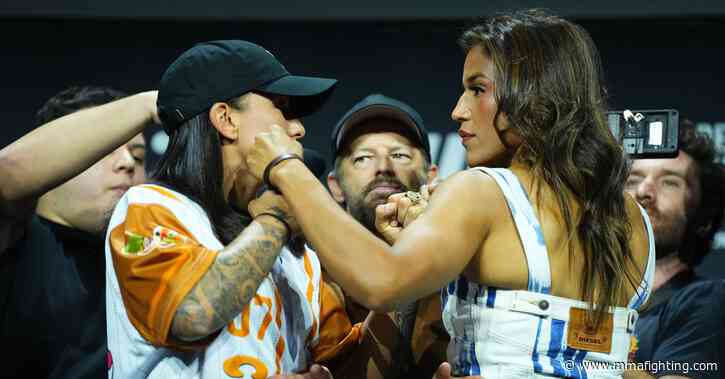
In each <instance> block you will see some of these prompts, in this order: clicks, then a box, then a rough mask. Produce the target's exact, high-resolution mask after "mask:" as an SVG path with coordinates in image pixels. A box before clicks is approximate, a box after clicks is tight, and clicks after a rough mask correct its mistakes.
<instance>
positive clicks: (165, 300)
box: [110, 204, 217, 348]
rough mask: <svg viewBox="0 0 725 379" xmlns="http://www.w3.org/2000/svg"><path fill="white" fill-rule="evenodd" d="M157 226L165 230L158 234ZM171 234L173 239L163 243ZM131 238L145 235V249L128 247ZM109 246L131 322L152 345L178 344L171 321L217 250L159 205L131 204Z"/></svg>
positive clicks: (112, 235) (112, 234) (173, 345)
mask: <svg viewBox="0 0 725 379" xmlns="http://www.w3.org/2000/svg"><path fill="white" fill-rule="evenodd" d="M159 227H161V228H159ZM155 229H156V230H157V231H158V230H159V229H161V232H158V233H157V235H156V236H154V230H155ZM170 232H171V233H172V235H174V237H172V239H165V240H163V243H160V240H161V239H163V238H167V237H168V235H169V233H170ZM174 232H175V233H176V234H173V233H174ZM133 238H136V239H141V238H143V250H142V251H134V252H129V251H128V250H127V246H129V244H130V243H131V242H130V241H129V239H133ZM110 244H111V252H112V254H111V255H112V257H113V264H114V267H115V271H116V276H117V278H118V282H119V285H120V287H121V296H122V297H123V303H124V305H125V307H126V313H127V314H128V317H129V320H130V321H131V323H132V324H133V325H134V327H135V328H136V329H137V330H138V332H139V333H140V334H141V335H142V336H143V337H144V338H145V339H146V340H147V341H149V342H150V343H152V344H154V345H157V346H168V347H180V346H178V345H176V344H175V342H173V341H171V338H169V337H170V336H169V329H170V327H171V321H172V320H173V317H174V314H175V313H176V309H177V307H178V306H179V304H180V303H181V301H182V300H183V299H184V297H185V296H186V295H187V294H188V293H189V291H191V289H192V288H193V287H194V285H196V283H197V282H198V281H199V279H201V277H202V276H203V275H204V274H205V273H206V272H207V270H208V269H209V267H210V266H211V265H212V264H213V263H214V259H215V258H216V255H217V253H216V252H215V251H212V250H209V249H207V248H205V247H204V246H202V245H200V244H199V243H198V242H197V241H195V240H194V239H192V238H191V234H190V233H189V232H188V230H187V229H186V228H185V227H184V225H183V224H182V223H181V222H180V221H179V220H178V219H177V218H176V217H175V216H174V214H173V213H172V212H171V211H169V210H168V209H167V208H165V207H163V206H160V205H157V204H143V205H139V204H131V205H129V207H128V211H127V214H126V219H125V221H124V222H123V223H121V224H119V225H118V226H117V227H115V228H114V229H113V230H112V231H111V236H110ZM134 250H137V249H134ZM181 347H182V348H183V346H181Z"/></svg>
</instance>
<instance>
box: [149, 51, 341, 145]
mask: <svg viewBox="0 0 725 379" xmlns="http://www.w3.org/2000/svg"><path fill="white" fill-rule="evenodd" d="M336 84H337V80H335V79H326V78H315V77H307V76H295V75H290V73H289V72H288V71H287V69H286V68H285V67H284V66H283V65H282V64H281V63H280V62H279V61H278V60H277V58H275V57H274V55H272V53H270V52H269V51H267V50H266V49H265V48H263V47H261V46H259V45H256V44H254V43H251V42H247V41H242V40H225V41H209V42H202V43H199V44H197V45H195V46H194V47H192V48H191V49H189V50H187V51H186V52H184V53H183V54H181V56H179V57H178V58H176V60H175V61H174V62H173V63H171V65H170V66H169V67H168V68H167V69H166V72H164V75H163V76H162V78H161V83H160V85H159V95H158V101H157V106H158V111H159V117H160V118H161V121H162V122H163V124H164V129H165V130H166V132H167V133H170V132H172V131H173V130H175V129H176V128H177V127H178V126H179V124H181V123H182V122H184V121H186V120H188V119H190V118H192V117H194V116H196V115H197V114H199V113H201V112H203V111H205V110H207V109H208V108H210V107H211V106H212V105H213V104H214V103H216V102H220V101H227V100H229V99H232V98H235V97H238V96H241V95H243V94H245V93H248V92H250V91H259V92H263V93H270V94H276V95H288V96H290V113H291V114H290V115H289V116H292V117H294V118H297V117H303V116H307V115H309V114H311V113H314V112H315V111H316V110H318V109H319V108H320V107H321V106H322V105H323V104H324V103H325V101H326V100H327V98H328V97H329V96H330V95H331V94H332V91H333V89H334V88H335V85H336Z"/></svg>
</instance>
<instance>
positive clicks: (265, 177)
mask: <svg viewBox="0 0 725 379" xmlns="http://www.w3.org/2000/svg"><path fill="white" fill-rule="evenodd" d="M288 159H299V160H300V161H302V163H304V162H305V161H304V160H303V159H302V157H300V156H299V155H297V154H293V153H287V154H282V155H280V156H278V157H277V158H274V159H272V162H269V164H268V165H267V167H266V168H265V169H264V175H262V181H263V182H264V185H265V186H267V188H268V189H270V190H273V191H276V190H277V187H275V186H273V185H272V183H270V182H269V174H270V172H272V169H273V168H274V166H276V165H278V164H280V163H282V162H283V161H286V160H288Z"/></svg>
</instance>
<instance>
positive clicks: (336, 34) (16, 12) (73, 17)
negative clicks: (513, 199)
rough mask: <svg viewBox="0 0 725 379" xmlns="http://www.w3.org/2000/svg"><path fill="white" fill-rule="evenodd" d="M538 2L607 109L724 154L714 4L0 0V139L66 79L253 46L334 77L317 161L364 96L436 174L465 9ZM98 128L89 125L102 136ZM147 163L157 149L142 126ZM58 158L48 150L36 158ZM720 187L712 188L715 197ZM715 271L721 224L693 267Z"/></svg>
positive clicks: (145, 70) (449, 167) (446, 147)
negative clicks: (698, 135)
mask: <svg viewBox="0 0 725 379" xmlns="http://www.w3.org/2000/svg"><path fill="white" fill-rule="evenodd" d="M530 7H543V8H546V9H549V10H551V11H552V12H553V13H555V14H559V15H563V16H566V17H568V18H570V19H573V20H575V21H576V22H578V23H579V24H581V25H582V26H584V27H585V28H586V29H587V30H588V31H589V32H590V33H591V35H592V37H593V39H594V41H595V42H596V44H597V46H598V47H599V49H600V53H601V55H602V58H603V62H604V67H605V74H606V81H607V85H608V90H609V94H610V104H611V108H612V109H620V110H621V109H625V108H626V109H662V108H674V109H677V110H679V112H680V115H681V117H687V118H690V119H692V120H693V121H695V122H696V123H697V124H698V128H699V129H701V130H703V131H705V132H707V133H710V134H711V135H712V136H713V138H714V140H715V141H716V143H717V144H718V146H719V148H720V158H721V159H723V156H724V155H723V152H725V106H724V105H725V104H724V102H725V101H724V100H725V72H724V70H723V67H725V38H723V37H725V1H722V0H717V1H697V0H691V1H686V2H685V1H676V0H660V1H657V2H652V1H648V2H644V1H624V0H610V1H606V2H602V1H597V2H594V1H574V0H549V1H546V2H544V1H525V0H510V1H498V0H497V1H477V2H462V1H455V2H453V1H449V2H443V1H437V0H417V1H413V0H405V1H392V0H391V1H383V0H368V1H365V2H355V3H353V2H349V3H346V2H341V1H333V0H318V1H314V2H311V1H305V2H302V1H287V2H284V1H274V2H272V1H267V2H262V1H258V2H254V3H252V2H247V1H231V0H219V1H213V2H212V1H206V2H202V1H192V0H177V1H173V2H172V1H157V2H149V1H142V0H126V1H116V2H110V1H108V2H103V1H96V2H92V1H87V0H86V1H83V0H65V1H52V0H22V1H21V0H3V3H2V4H0V35H1V36H2V42H0V44H1V45H0V46H1V49H0V67H1V68H2V69H1V70H0V102H1V103H2V113H1V114H2V119H3V120H4V122H3V125H2V128H1V129H0V147H3V146H5V145H6V144H8V143H10V142H12V141H13V140H15V139H17V138H18V137H20V136H21V135H23V134H25V133H27V132H28V131H29V130H31V129H32V128H34V127H35V125H34V115H35V112H36V111H37V109H38V108H40V106H41V105H42V104H43V103H44V102H45V100H46V99H48V98H49V97H50V96H52V95H54V94H55V93H56V92H58V91H60V90H61V89H64V88H66V87H68V86H71V85H86V84H95V85H107V86H111V87H115V88H118V89H121V90H124V91H127V92H129V93H133V92H138V91H142V90H147V89H154V88H156V86H157V84H158V81H159V78H160V77H161V74H162V73H163V71H164V69H165V67H166V66H167V65H168V64H169V63H170V62H171V61H172V60H173V59H174V58H175V57H176V56H178V55H179V54H180V53H181V52H183V51H184V50H186V49H187V48H189V47H191V46H192V45H193V44H194V43H196V42H200V41H206V40H212V39H233V38H237V39H246V40H250V41H253V42H256V43H258V44H260V45H262V46H264V47H266V48H267V49H268V50H270V51H271V52H272V53H274V54H275V55H276V56H277V57H278V58H279V59H280V61H282V62H283V63H284V64H285V65H286V66H287V68H288V70H289V71H290V72H292V73H295V74H301V75H316V76H326V77H332V78H337V79H338V80H339V81H340V84H339V86H338V88H337V90H336V92H335V94H334V95H333V96H332V99H331V101H330V102H329V103H328V104H327V105H326V106H325V107H324V108H323V109H322V111H321V112H320V113H318V114H316V115H314V116H311V117H308V118H307V119H305V120H304V123H305V127H306V129H307V136H306V137H305V139H304V140H303V144H304V145H305V147H308V148H312V149H315V150H317V151H319V152H320V153H322V154H323V155H324V156H325V157H327V158H328V159H329V154H330V151H329V134H330V132H331V130H332V127H333V126H334V124H335V123H336V122H337V119H338V118H339V117H341V116H342V115H343V113H344V112H345V111H346V110H347V109H348V108H349V107H351V106H352V105H353V104H354V103H355V102H357V101H358V100H360V99H362V98H363V97H365V96H366V95H368V94H370V93H374V92H379V93H383V94H385V95H388V96H391V97H394V98H398V99H400V100H403V101H405V102H407V103H409V104H410V105H411V106H413V107H414V108H416V109H417V110H418V111H419V112H420V114H421V115H422V116H423V119H424V120H425V123H426V125H427V127H428V128H429V130H430V131H431V132H432V134H431V146H432V150H433V151H432V153H433V156H434V161H435V162H436V163H437V164H438V165H439V166H440V167H441V172H442V174H443V175H444V176H447V175H449V174H450V173H452V172H455V171H457V170H460V169H462V168H464V165H465V163H464V159H463V148H462V146H461V144H460V140H459V138H458V136H457V134H456V130H457V125H456V124H455V123H454V122H452V121H451V119H450V112H451V110H452V108H453V105H454V104H455V102H456V100H457V98H458V96H459V94H460V91H461V69H462V65H463V58H464V55H463V53H462V52H461V51H460V49H459V48H458V46H457V43H456V39H457V37H458V35H459V34H460V32H461V31H462V30H464V29H465V28H466V27H467V26H468V25H470V24H471V23H473V22H474V21H475V20H476V18H478V17H481V16H486V15H490V14H494V13H497V12H500V11H505V10H512V9H521V8H530ZM103 128H104V125H98V133H103ZM147 133H148V141H149V142H150V143H149V146H150V148H149V149H148V155H147V156H148V157H149V159H148V161H149V164H150V165H153V163H154V162H155V161H156V159H157V157H158V155H159V154H161V153H162V152H163V150H164V148H165V145H166V136H165V134H164V133H163V131H161V130H160V128H153V129H150V130H148V132H147ZM48 159H62V157H48ZM723 195H724V196H725V194H723ZM700 269H701V270H702V272H703V273H705V274H706V275H710V276H717V277H725V233H720V234H719V235H718V238H717V241H716V251H715V252H714V253H713V254H710V256H709V257H708V258H706V260H705V262H704V263H703V264H702V265H701V268H700Z"/></svg>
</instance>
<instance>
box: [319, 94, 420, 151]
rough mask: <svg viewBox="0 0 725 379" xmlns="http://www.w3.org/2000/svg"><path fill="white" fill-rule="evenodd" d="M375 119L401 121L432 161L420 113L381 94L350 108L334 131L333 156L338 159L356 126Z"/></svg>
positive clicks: (367, 98)
mask: <svg viewBox="0 0 725 379" xmlns="http://www.w3.org/2000/svg"><path fill="white" fill-rule="evenodd" d="M374 118H387V119H392V120H396V121H399V122H400V123H401V125H403V126H405V127H407V129H408V131H409V132H410V133H407V134H409V135H410V136H411V137H413V139H414V140H413V142H414V143H416V144H417V145H418V146H419V147H420V148H421V149H423V151H424V152H425V155H426V157H427V158H428V162H430V161H431V156H430V145H429V142H428V130H426V128H425V125H424V124H423V119H422V118H421V117H420V115H419V114H418V112H416V111H415V109H413V108H412V107H410V106H409V105H408V104H405V103H403V102H402V101H399V100H396V99H393V98H390V97H387V96H385V95H381V94H372V95H369V96H368V97H366V98H364V99H362V100H361V101H360V102H359V103H357V104H355V105H354V106H353V107H352V108H350V110H349V111H347V113H345V115H344V116H342V118H341V119H340V121H338V122H337V125H335V128H334V129H333V130H332V156H333V159H334V157H337V156H338V155H339V154H340V150H341V149H342V148H343V146H344V143H345V138H346V137H347V135H348V134H349V133H350V131H351V130H353V129H354V128H355V126H357V125H359V124H360V123H362V122H363V121H367V120H370V119H374Z"/></svg>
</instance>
